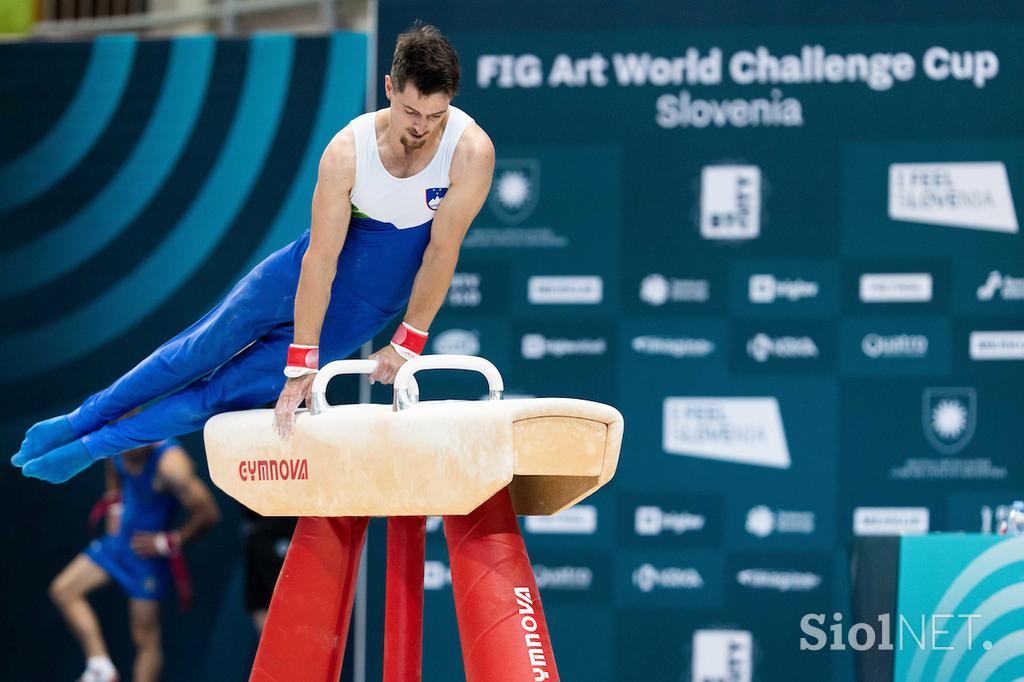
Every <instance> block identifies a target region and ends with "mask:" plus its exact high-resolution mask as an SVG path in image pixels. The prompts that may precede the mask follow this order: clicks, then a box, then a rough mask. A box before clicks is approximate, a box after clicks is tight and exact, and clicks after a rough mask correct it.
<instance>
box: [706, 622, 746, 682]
mask: <svg viewBox="0 0 1024 682" xmlns="http://www.w3.org/2000/svg"><path fill="white" fill-rule="evenodd" d="M690 677H691V678H692V681H693V682H752V681H753V679H754V637H753V635H752V634H751V633H750V632H749V631H748V630H695V631H694V633H693V661H692V665H691V666H690Z"/></svg>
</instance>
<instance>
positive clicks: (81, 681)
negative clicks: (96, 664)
mask: <svg viewBox="0 0 1024 682" xmlns="http://www.w3.org/2000/svg"><path fill="white" fill-rule="evenodd" d="M75 682H121V678H119V677H118V676H117V671H116V670H114V671H103V670H95V669H94V670H88V669H86V671H85V672H84V673H82V676H81V677H79V678H78V679H77V680H75Z"/></svg>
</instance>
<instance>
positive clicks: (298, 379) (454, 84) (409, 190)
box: [11, 24, 494, 483]
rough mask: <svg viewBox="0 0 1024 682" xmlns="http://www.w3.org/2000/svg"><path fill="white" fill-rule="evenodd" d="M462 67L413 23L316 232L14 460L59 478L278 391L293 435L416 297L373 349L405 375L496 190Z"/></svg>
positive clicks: (332, 183)
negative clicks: (311, 403)
mask: <svg viewBox="0 0 1024 682" xmlns="http://www.w3.org/2000/svg"><path fill="white" fill-rule="evenodd" d="M460 73H461V71H460V66H459V60H458V55H457V54H456V53H455V50H454V48H453V47H452V45H451V44H450V43H449V42H448V40H447V39H445V38H444V37H443V36H442V35H441V33H440V31H438V30H437V29H436V28H434V27H433V26H429V25H422V24H417V25H416V26H414V27H412V28H411V29H410V30H409V31H407V32H405V33H403V34H401V35H400V36H399V37H398V40H397V43H396V46H395V52H394V59H393V61H392V64H391V73H390V74H388V75H385V77H384V89H385V92H386V94H387V98H388V100H389V102H390V106H388V107H387V108H385V109H381V110H380V111H377V112H372V113H368V114H364V115H362V116H359V117H358V118H356V119H354V120H353V121H351V122H350V123H349V124H348V125H347V126H346V127H345V128H344V129H342V130H341V131H340V132H339V133H338V134H337V135H336V136H335V137H334V139H332V140H331V142H330V144H328V145H327V148H326V150H325V151H324V153H323V156H322V158H321V160H320V165H319V172H318V177H317V183H316V188H315V189H314V191H313V204H312V220H311V224H310V228H309V230H307V231H306V232H305V233H303V235H302V236H300V237H299V238H298V239H297V240H295V241H294V242H292V243H291V244H289V245H288V246H285V247H284V248H282V249H281V250H279V251H277V252H275V253H273V254H271V255H270V256H269V257H268V258H267V259H266V260H264V261H263V262H262V263H260V264H259V265H257V266H256V267H255V268H254V269H253V270H252V271H251V272H250V273H249V274H248V275H246V276H245V277H244V278H243V279H242V280H241V281H240V282H239V283H238V284H237V285H235V287H234V288H233V289H232V290H231V292H230V293H229V294H228V295H227V297H226V298H225V299H224V300H223V301H221V302H220V303H219V304H218V305H217V306H215V307H214V308H213V310H211V311H210V312H209V313H207V314H206V315H205V316H204V317H203V318H201V319H200V320H199V321H198V322H196V323H195V324H193V325H192V326H191V327H189V328H188V329H186V330H185V331H183V332H182V333H180V334H178V335H177V336H175V337H174V338H172V339H171V340H170V341H168V342H167V343H165V344H163V345H162V346H160V347H159V348H157V349H156V351H154V352H153V353H152V354H151V355H150V356H149V357H147V358H146V359H145V360H143V361H142V362H141V363H139V364H138V365H136V366H135V368H134V369H132V370H131V371H129V372H128V373H127V374H125V375H124V376H122V377H121V378H120V379H118V380H117V381H115V382H114V383H113V384H111V385H110V386H109V387H108V388H106V389H104V390H102V391H100V392H99V393H96V394H95V395H93V396H91V397H90V398H88V399H87V400H86V401H85V402H84V403H82V405H81V406H79V407H78V408H77V409H75V410H74V411H72V412H71V413H69V414H66V415H61V416H58V417H54V418H51V419H48V420H46V421H42V422H39V423H38V424H36V425H35V426H33V427H32V428H30V429H29V430H28V432H27V433H26V435H25V439H24V441H23V442H22V444H21V449H20V451H19V452H18V453H16V454H15V455H14V456H13V457H12V458H11V462H12V463H13V464H14V465H15V466H20V467H22V472H23V473H24V475H25V476H30V477H33V478H39V479H42V480H45V481H49V482H51V483H60V482H62V481H66V480H67V479H69V478H71V477H72V476H74V475H75V474H77V473H78V472H80V471H82V470H83V469H85V468H86V467H87V466H89V465H90V464H91V463H92V462H94V461H96V460H98V459H102V458H105V457H110V456H112V455H114V454H117V453H119V452H123V451H125V450H128V449H131V448H134V447H138V446H140V445H144V444H147V443H152V442H156V441H159V440H163V439H165V438H169V437H171V436H175V435H178V434H183V433H188V432H190V431H195V430H197V429H199V428H201V427H202V426H203V424H204V423H205V422H206V420H207V419H208V418H209V417H211V416H213V415H215V414H217V413H220V412H226V411H230V410H241V409H249V408H254V407H258V406H260V405H264V404H266V403H268V402H270V401H272V400H273V399H274V398H275V396H276V397H277V404H276V408H275V417H274V420H275V421H274V426H275V428H276V429H277V431H278V433H280V434H281V436H282V437H287V436H288V435H289V434H290V433H291V430H292V427H293V424H294V419H295V410H296V408H298V406H299V404H300V403H301V402H302V401H303V400H304V399H305V398H306V397H307V395H308V393H309V390H310V387H311V385H312V382H313V377H314V375H315V373H316V371H317V369H318V367H319V366H320V365H321V364H326V363H327V362H329V361H331V360H337V359H341V358H345V357H348V356H349V355H350V354H351V353H352V352H354V351H355V350H357V349H358V348H360V347H361V346H362V345H363V344H364V343H366V342H367V341H369V340H371V339H372V338H373V337H374V336H375V335H376V334H377V333H378V332H380V331H381V330H382V329H383V328H384V327H385V326H386V325H387V324H388V322H389V321H390V320H391V319H392V318H394V317H395V316H396V315H398V313H400V312H401V311H402V310H403V308H404V309H405V317H404V320H403V322H402V324H401V325H400V326H399V327H398V330H397V331H396V333H395V335H394V337H393V338H392V341H391V343H390V344H389V345H386V346H384V347H383V348H381V349H380V350H377V351H376V352H375V353H373V354H372V355H371V356H370V358H371V359H373V360H376V361H377V368H376V370H375V372H374V373H373V374H372V375H371V377H370V380H371V381H380V382H382V383H391V382H392V381H393V380H394V377H395V374H396V373H397V371H398V369H399V367H401V365H402V364H403V363H404V362H405V361H406V360H407V359H409V358H412V357H415V356H416V355H418V354H419V353H420V352H422V350H423V347H424V345H425V343H426V339H427V330H428V328H429V326H430V324H431V322H432V321H433V319H434V316H435V315H436V314H437V311H438V309H439V308H440V307H441V304H442V303H443V302H444V299H445V295H446V294H447V291H448V287H449V285H450V284H451V278H452V275H453V273H454V271H455V265H456V262H457V261H458V255H459V249H460V247H461V245H462V240H463V238H464V237H465V234H466V231H467V230H468V229H469V226H470V223H471V222H472V221H473V219H474V218H475V217H476V214H477V213H478V212H479V210H480V207H481V206H482V205H483V202H484V200H485V199H486V197H487V193H488V191H489V190H490V184H491V176H492V174H493V171H494V146H493V145H492V143H491V140H490V138H488V136H487V134H486V133H485V132H484V131H483V130H482V129H481V128H480V127H479V126H478V125H477V124H476V123H475V122H474V121H473V119H472V118H470V117H469V116H468V115H467V114H466V113H464V112H463V111H461V110H459V109H457V108H456V107H454V106H451V100H452V98H453V97H454V96H455V94H456V92H457V91H458V86H459V77H460ZM407 304H408V305H407ZM282 367H283V368H284V373H283V375H282V371H281V369H282ZM158 398H159V400H157V399H158ZM152 401H156V402H152ZM151 402H152V404H149V405H148V406H147V407H146V409H144V410H143V411H142V412H141V413H139V414H137V415H134V416H129V417H128V418H125V419H121V420H119V421H115V420H118V418H119V417H121V416H122V415H125V414H127V413H128V412H129V411H131V410H132V409H134V408H136V407H139V406H143V405H147V403H151Z"/></svg>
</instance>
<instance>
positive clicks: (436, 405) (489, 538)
mask: <svg viewBox="0 0 1024 682" xmlns="http://www.w3.org/2000/svg"><path fill="white" fill-rule="evenodd" d="M375 364H376V363H375V362H373V361H371V360H341V361H337V362H332V363H330V364H328V365H326V366H325V367H324V368H322V369H321V370H320V373H319V374H318V376H317V377H316V379H315V380H314V382H313V387H312V405H311V406H310V409H309V410H308V411H306V410H301V411H300V412H299V413H298V414H297V415H296V421H295V429H294V432H293V434H292V436H291V437H290V438H289V439H288V440H282V439H281V438H280V437H279V436H278V435H277V434H276V433H275V432H274V430H273V428H272V423H273V416H272V414H273V413H272V410H266V409H264V410H247V411H243V412H232V413H225V414H221V415H217V416H215V417H213V418H212V419H210V420H209V421H208V422H207V424H206V428H205V430H204V437H205V441H206V453H207V458H208V460H209V468H210V477H211V478H212V479H213V482H214V483H215V484H216V485H217V486H218V487H220V489H221V490H223V491H224V492H226V493H227V494H229V495H231V496H232V497H234V498H235V499H236V500H238V501H239V502H241V503H242V504H244V505H245V506H247V507H249V508H250V509H252V510H253V511H255V512H257V513H259V514H262V515H264V516H299V517H301V518H300V519H299V522H298V524H297V525H296V528H295V534H294V536H293V538H292V543H291V546H290V548H289V550H288V554H287V556H286V557H285V562H284V567H283V568H282V570H281V575H280V577H279V578H278V581H277V586H276V588H275V590H274V596H273V599H272V601H271V604H270V610H269V612H268V615H267V622H266V627H265V629H264V631H263V636H262V638H261V639H260V644H259V649H258V650H257V653H256V660H255V662H254V664H253V669H252V674H251V676H250V678H249V679H250V682H337V680H338V678H339V675H340V674H341V664H342V659H343V658H344V650H345V641H346V638H347V634H348V625H349V618H350V614H351V610H352V602H353V598H354V593H355V587H356V578H357V572H358V566H359V557H360V553H361V551H362V547H363V543H364V539H365V535H366V528H367V524H368V522H369V518H368V517H371V516H385V517H388V540H387V575H386V590H385V592H386V594H385V623H384V630H385V632H384V661H383V665H384V676H383V679H384V682H418V681H419V680H420V679H421V667H422V634H423V632H422V631H423V566H424V554H425V532H426V530H425V521H426V516H434V515H437V516H443V517H444V533H445V537H446V539H447V542H448V554H449V559H450V562H451V572H452V590H453V592H454V597H455V611H456V617H457V620H458V628H459V640H460V643H461V647H462V657H463V662H464V666H465V674H466V680H467V682H534V681H541V680H558V679H559V677H558V672H557V669H556V667H555V660H554V655H553V652H552V649H551V641H550V637H549V636H548V630H547V624H546V621H545V618H544V611H543V609H542V607H541V601H540V597H539V594H538V592H537V585H536V581H535V579H534V575H533V570H532V567H531V566H530V560H529V557H528V556H527V553H526V548H525V545H524V544H523V539H522V536H521V535H520V532H519V524H518V523H517V521H516V515H517V514H520V515H550V514H555V513H557V512H559V511H561V510H563V509H566V508H568V507H571V506H573V505H574V504H576V503H577V502H579V501H580V500H582V499H584V498H586V497H587V496H588V495H590V494H591V493H593V492H594V491H595V490H597V489H598V488H600V487H601V486H603V485H604V484H605V483H607V482H608V481H609V480H610V479H611V477H612V476H613V475H614V473H615V467H616V465H617V463H618V458H619V450H620V447H621V444H622V431H623V422H622V415H621V414H619V412H618V411H617V410H616V409H615V408H613V407H610V406H608V405H603V404H600V403H595V402H589V401H585V400H575V399H569V398H533V399H523V400H502V394H503V392H504V385H503V383H502V379H501V375H500V374H499V373H498V370H497V369H496V368H495V367H494V365H493V364H491V363H490V362H488V361H487V360H484V359H483V358H477V357H469V356H461V355H426V356H422V357H420V358H416V359H414V360H410V361H409V362H407V363H406V364H405V365H403V366H402V368H401V369H400V370H399V372H398V374H397V376H396V378H395V384H394V403H393V405H391V406H388V405H367V404H361V405H337V406H331V405H329V404H328V403H327V399H326V390H327V384H328V382H329V381H330V380H331V378H333V377H335V376H337V375H339V374H369V373H371V372H373V370H374V367H375ZM427 369H461V370H473V371H477V372H480V373H481V374H483V375H484V376H485V377H486V379H487V383H488V387H489V393H488V400H481V401H452V400H448V401H425V402H420V401H419V389H418V386H417V384H416V380H415V377H414V375H415V373H416V372H419V371H421V370H427Z"/></svg>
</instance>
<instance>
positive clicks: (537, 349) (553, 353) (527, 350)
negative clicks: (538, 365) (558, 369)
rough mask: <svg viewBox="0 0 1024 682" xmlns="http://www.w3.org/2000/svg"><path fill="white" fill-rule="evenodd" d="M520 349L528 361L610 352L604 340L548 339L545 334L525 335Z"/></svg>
mask: <svg viewBox="0 0 1024 682" xmlns="http://www.w3.org/2000/svg"><path fill="white" fill-rule="evenodd" d="M520 347H521V350H522V354H523V357H524V358H526V359H527V360H540V359H542V358H546V357H552V358H564V357H567V356H570V355H604V354H605V353H607V352H608V342H607V341H606V340H605V339H602V338H593V339H565V338H548V337H546V336H544V335H543V334H524V335H523V339H522V344H521V346H520Z"/></svg>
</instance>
